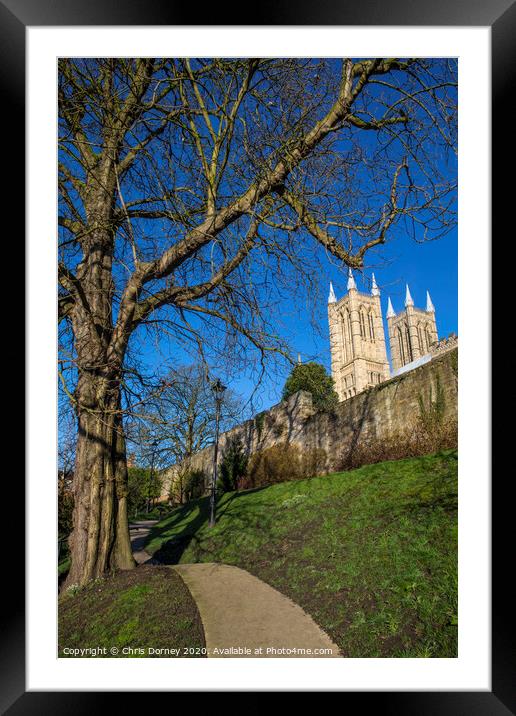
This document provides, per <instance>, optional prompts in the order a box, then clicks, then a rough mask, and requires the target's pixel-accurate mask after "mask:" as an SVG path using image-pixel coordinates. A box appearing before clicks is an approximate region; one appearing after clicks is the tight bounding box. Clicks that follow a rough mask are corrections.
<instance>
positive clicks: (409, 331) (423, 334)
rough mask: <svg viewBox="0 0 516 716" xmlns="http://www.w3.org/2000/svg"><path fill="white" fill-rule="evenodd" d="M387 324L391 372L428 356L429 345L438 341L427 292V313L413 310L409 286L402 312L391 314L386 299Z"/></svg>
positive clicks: (391, 309)
mask: <svg viewBox="0 0 516 716" xmlns="http://www.w3.org/2000/svg"><path fill="white" fill-rule="evenodd" d="M387 325H388V326H389V344H390V347H391V361H392V370H393V372H395V371H397V370H399V368H402V367H403V366H404V365H407V364H408V363H412V362H413V361H416V360H417V359H418V358H421V357H422V356H425V355H428V354H429V353H430V348H431V346H432V345H433V344H434V343H436V342H437V340H438V336H437V325H436V323H435V308H434V305H433V303H432V299H431V298H430V294H429V293H428V291H427V292H426V310H423V309H422V308H415V307H414V301H413V300H412V296H411V295H410V289H409V287H408V286H407V288H406V293H405V310H404V311H402V312H401V313H398V314H396V313H395V312H394V309H393V307H392V303H391V299H390V298H389V303H388V307H387Z"/></svg>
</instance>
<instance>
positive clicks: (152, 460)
mask: <svg viewBox="0 0 516 716" xmlns="http://www.w3.org/2000/svg"><path fill="white" fill-rule="evenodd" d="M157 446H158V441H157V440H154V441H153V442H152V443H151V448H152V453H151V469H150V475H149V489H148V491H147V513H149V512H150V503H151V496H152V488H153V487H154V484H153V483H154V458H155V456H156V448H157Z"/></svg>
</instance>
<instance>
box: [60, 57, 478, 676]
mask: <svg viewBox="0 0 516 716" xmlns="http://www.w3.org/2000/svg"><path fill="white" fill-rule="evenodd" d="M343 47H344V45H343ZM171 48H172V46H171ZM362 49H363V48H362ZM248 51H249V50H248ZM305 51H306V50H305ZM348 52H349V48H348ZM461 61H462V60H461V59H460V57H458V56H442V55H436V56H428V55H424V56H421V57H407V56H403V55H401V56H399V57H386V56H385V57H383V56H378V57H375V56H368V55H366V54H365V55H364V56H352V57H335V56H333V55H332V56H327V57H325V56H309V57H302V56H290V55H289V56H287V55H285V56H283V57H282V56H267V55H266V54H265V53H264V55H263V56H261V57H242V56H237V55H235V56H227V57H225V56H218V57H217V56H214V57H211V56H206V57H204V56H199V55H195V56H189V57H188V56H183V57H167V56H163V57H147V56H143V55H141V56H122V55H120V56H118V55H117V56H96V55H92V56H85V55H82V54H81V55H78V56H73V55H72V54H71V53H68V54H67V53H63V54H61V55H60V56H59V58H58V59H57V61H56V63H55V83H56V86H55V92H56V96H57V127H55V131H56V133H57V157H56V159H55V175H56V189H55V207H56V211H57V220H56V222H57V226H58V237H57V246H56V251H55V254H56V257H57V261H56V264H57V265H56V267H55V273H56V276H57V279H58V282H57V283H58V285H57V286H56V287H55V289H54V296H55V301H56V303H57V308H58V329H57V331H58V334H57V337H58V346H57V348H56V355H57V367H56V375H57V379H56V382H57V393H58V398H57V401H58V410H57V438H58V440H57V442H58V444H57V475H55V468H54V472H53V475H54V476H55V485H54V486H53V487H54V490H55V503H56V506H57V507H56V513H57V526H56V528H55V540H56V542H57V546H56V559H55V580H56V609H57V622H58V635H57V657H56V658H57V659H58V660H59V661H61V660H71V659H72V660H73V659H85V658H86V659H98V658H108V659H113V658H116V659H120V658H126V659H127V658H140V659H141V658H144V659H145V658H158V659H159V658H161V659H163V658H165V659H170V658H173V659H184V658H188V659H191V658H194V659H195V658H197V659H217V658H233V659H242V658H251V659H256V658H258V659H262V658H265V659H290V658H297V659H299V658H301V659H307V658H309V659H314V658H315V659H320V658H323V659H327V658H337V659H340V660H354V659H382V660H394V659H406V660H410V662H412V660H418V659H419V660H424V659H429V660H439V659H441V660H442V659H450V660H457V659H458V657H459V656H462V655H459V638H458V633H459V628H460V619H459V599H460V598H462V595H460V594H459V592H460V590H459V570H458V545H459V522H458V513H459V490H458V471H459V462H460V459H461V458H459V454H458V443H459V441H458V435H459V429H460V428H459V419H458V416H459V410H458V395H459V358H458V356H459V350H458V346H459V280H458V276H459V238H458V237H459V190H460V188H461V187H460V186H459V175H458V158H459V139H460V141H461V142H462V134H461V135H460V137H459V131H458V119H459V112H462V104H461V103H462V96H463V95H462V94H460V95H459V92H458V87H459V72H462V65H461ZM459 96H460V102H459ZM459 105H460V109H459ZM461 132H462V125H461ZM461 146H462V145H461ZM54 156H55V155H54ZM462 177H463V175H462V174H461V182H462ZM52 191H54V189H53V188H52ZM461 217H462V214H461ZM50 250H51V248H50ZM468 312H469V313H468V315H470V316H472V317H473V319H474V316H475V315H476V314H477V313H478V316H479V318H478V320H479V325H480V322H481V321H483V320H484V319H483V313H482V306H480V305H478V306H477V305H473V304H470V305H468ZM461 326H462V323H461ZM463 345H464V343H463ZM468 355H471V354H468ZM468 360H469V359H468ZM462 367H463V364H462V362H461V371H460V373H461V376H462ZM470 367H471V364H470ZM50 378H51V376H49V380H50ZM462 417H463V413H462V412H461V426H462ZM462 454H463V453H462V443H461V456H462ZM52 479H54V478H52ZM461 484H462V483H461ZM49 489H50V488H49ZM462 499H463V492H462V487H461V502H460V504H461V505H462ZM469 504H470V503H469V502H468V505H469ZM461 519H462V517H461ZM47 529H48V530H49V531H50V530H53V529H54V525H53V524H52V521H49V524H48V525H47ZM52 539H54V537H52ZM53 578H54V577H53ZM461 614H462V612H461ZM327 663H328V662H327ZM407 663H409V661H407ZM197 666H199V665H197ZM81 668H82V667H81ZM330 668H331V667H330Z"/></svg>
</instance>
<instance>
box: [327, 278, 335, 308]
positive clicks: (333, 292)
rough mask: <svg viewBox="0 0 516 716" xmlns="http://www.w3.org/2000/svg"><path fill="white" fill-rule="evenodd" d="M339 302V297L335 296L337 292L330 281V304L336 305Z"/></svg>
mask: <svg viewBox="0 0 516 716" xmlns="http://www.w3.org/2000/svg"><path fill="white" fill-rule="evenodd" d="M336 301H337V297H336V295H335V291H334V290H333V284H332V282H331V281H330V295H329V296H328V303H335V302H336Z"/></svg>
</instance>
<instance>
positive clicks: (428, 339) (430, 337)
mask: <svg viewBox="0 0 516 716" xmlns="http://www.w3.org/2000/svg"><path fill="white" fill-rule="evenodd" d="M425 333H426V342H427V344H428V350H430V346H431V345H432V343H433V341H432V333H431V331H430V327H429V326H428V325H427V327H426V329H425Z"/></svg>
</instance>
